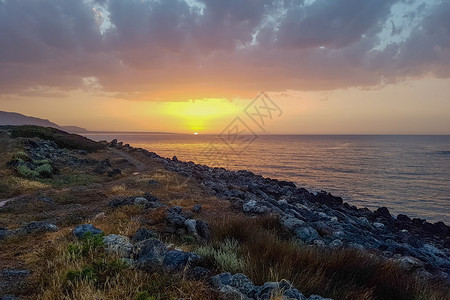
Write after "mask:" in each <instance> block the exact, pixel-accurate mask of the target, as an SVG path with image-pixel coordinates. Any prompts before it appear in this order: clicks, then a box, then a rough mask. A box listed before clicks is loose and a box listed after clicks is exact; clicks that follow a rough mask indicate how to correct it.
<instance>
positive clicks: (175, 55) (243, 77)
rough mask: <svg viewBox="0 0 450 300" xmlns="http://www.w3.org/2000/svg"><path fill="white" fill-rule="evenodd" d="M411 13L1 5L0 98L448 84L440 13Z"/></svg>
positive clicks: (248, 6) (382, 3) (322, 5)
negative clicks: (420, 81)
mask: <svg viewBox="0 0 450 300" xmlns="http://www.w3.org/2000/svg"><path fill="white" fill-rule="evenodd" d="M416 2H417V1H412V0H408V1H406V0H403V1H402V0H397V1H395V0H365V1H361V0H339V1H338V0H336V1H328V0H316V1H308V3H305V2H304V1H300V0H298V1H296V0H276V1H269V0H239V1H238V0H228V1H223V0H197V1H194V0H189V1H187V0H186V1H185V0H163V1H157V0H127V1H124V0H84V1H81V0H80V1H65V0H0V45H1V46H0V47H1V48H0V91H1V92H0V93H2V94H11V93H16V94H20V93H22V94H23V93H24V92H26V91H30V90H31V91H36V90H37V91H40V92H41V91H42V90H43V89H45V87H49V88H51V90H52V93H55V92H54V91H55V89H56V90H58V89H59V90H61V91H64V90H71V89H77V88H83V87H86V82H87V81H86V80H83V78H84V79H86V78H95V80H98V85H97V89H98V88H101V89H102V90H103V91H106V92H113V93H117V95H122V96H121V97H127V95H129V96H130V97H137V98H139V97H140V98H142V99H148V100H153V99H170V100H173V99H172V98H171V97H172V94H171V92H170V91H179V92H183V91H185V95H186V97H229V96H246V95H253V94H254V93H256V92H257V91H259V90H266V91H282V90H312V89H317V90H328V89H335V88H345V87H352V86H362V87H364V86H368V87H370V86H376V85H380V84H383V83H385V82H395V81H398V80H404V79H405V78H408V77H420V76H424V75H426V74H430V73H431V74H433V75H434V76H437V77H443V78H447V77H449V76H450V70H449V69H450V21H449V20H450V19H449V18H448V16H449V15H450V3H449V2H448V1H447V0H442V1H441V0H436V1H434V2H433V3H432V4H423V5H416ZM395 5H402V6H401V7H404V12H403V11H402V12H401V14H399V15H396V14H395V13H394V10H393V7H394V6H395ZM414 5H416V6H414ZM408 7H416V8H415V9H408ZM397 19H399V20H409V23H408V24H407V25H405V24H400V23H401V22H398V20H397ZM102 22H103V24H101V23H102ZM411 28H412V30H411ZM408 29H409V31H408ZM394 37H396V38H397V40H395V39H394ZM89 80H90V79H89ZM89 80H88V82H89ZM95 82H97V81H95ZM42 92H44V91H42ZM175 94H176V93H175ZM137 95H141V96H137Z"/></svg>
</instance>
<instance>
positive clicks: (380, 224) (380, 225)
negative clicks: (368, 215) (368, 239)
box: [372, 222, 384, 229]
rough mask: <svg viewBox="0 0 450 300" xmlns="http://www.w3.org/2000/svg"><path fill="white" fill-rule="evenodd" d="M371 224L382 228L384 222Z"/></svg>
mask: <svg viewBox="0 0 450 300" xmlns="http://www.w3.org/2000/svg"><path fill="white" fill-rule="evenodd" d="M372 225H373V227H375V228H377V229H382V228H383V227H384V224H383V223H380V222H374V223H373V224H372Z"/></svg>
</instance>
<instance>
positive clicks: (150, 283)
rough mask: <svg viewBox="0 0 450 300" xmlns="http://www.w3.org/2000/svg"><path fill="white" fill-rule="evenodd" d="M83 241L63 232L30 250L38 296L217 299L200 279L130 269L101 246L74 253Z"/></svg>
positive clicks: (60, 297) (56, 297)
mask: <svg viewBox="0 0 450 300" xmlns="http://www.w3.org/2000/svg"><path fill="white" fill-rule="evenodd" d="M85 242H86V241H74V240H73V238H71V237H70V236H68V235H65V236H63V237H61V238H60V239H59V240H57V241H55V242H54V243H49V244H47V245H45V246H44V247H43V248H42V249H40V250H39V251H37V252H36V253H34V254H33V256H32V257H31V260H30V265H33V266H34V270H33V271H34V273H33V276H34V277H33V278H34V280H35V287H36V288H37V291H36V295H35V297H36V298H37V299H80V300H81V299H155V300H160V299H161V300H162V299H170V300H171V299H179V298H191V299H218V297H217V295H215V294H214V292H212V291H210V290H209V288H208V286H207V284H206V283H204V282H202V281H193V280H188V279H186V278H185V277H184V276H183V274H180V275H176V274H175V275H174V274H168V273H165V272H158V273H156V272H155V273H147V272H143V271H140V270H136V269H132V268H130V267H129V266H128V265H127V264H126V263H125V262H123V261H122V260H120V259H119V258H117V257H115V256H111V255H109V254H106V253H105V252H104V251H103V248H102V247H88V248H85V249H88V250H87V251H86V252H85V254H84V255H75V256H74V253H73V249H74V247H76V248H77V249H82V248H83V247H84V246H83V243H85ZM94 244H95V242H94Z"/></svg>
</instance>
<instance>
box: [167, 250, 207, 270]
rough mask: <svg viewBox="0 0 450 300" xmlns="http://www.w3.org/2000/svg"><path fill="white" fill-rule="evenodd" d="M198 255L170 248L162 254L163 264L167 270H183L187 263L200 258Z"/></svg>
mask: <svg viewBox="0 0 450 300" xmlns="http://www.w3.org/2000/svg"><path fill="white" fill-rule="evenodd" d="M200 258H201V257H200V255H198V254H196V253H191V252H183V251H180V250H170V251H168V252H167V253H166V255H165V256H164V260H163V263H164V266H165V267H166V268H167V269H168V270H169V271H176V270H183V269H184V268H185V267H186V266H188V265H189V264H192V263H195V262H196V261H198V260H200Z"/></svg>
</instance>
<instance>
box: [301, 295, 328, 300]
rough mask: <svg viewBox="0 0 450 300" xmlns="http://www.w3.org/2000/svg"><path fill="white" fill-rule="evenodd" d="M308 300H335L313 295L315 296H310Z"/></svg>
mask: <svg viewBox="0 0 450 300" xmlns="http://www.w3.org/2000/svg"><path fill="white" fill-rule="evenodd" d="M306 300H333V299H331V298H324V297H321V296H318V295H314V294H313V295H311V296H309V298H308V299H306Z"/></svg>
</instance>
